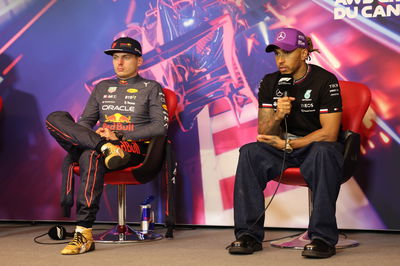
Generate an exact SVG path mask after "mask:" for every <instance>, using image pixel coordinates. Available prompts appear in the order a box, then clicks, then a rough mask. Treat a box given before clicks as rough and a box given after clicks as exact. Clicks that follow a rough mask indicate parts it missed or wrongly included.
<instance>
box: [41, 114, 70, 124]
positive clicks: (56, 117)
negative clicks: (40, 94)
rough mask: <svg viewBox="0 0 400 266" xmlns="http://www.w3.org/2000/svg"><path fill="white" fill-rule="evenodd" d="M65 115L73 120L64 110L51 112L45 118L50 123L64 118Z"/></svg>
mask: <svg viewBox="0 0 400 266" xmlns="http://www.w3.org/2000/svg"><path fill="white" fill-rule="evenodd" d="M65 117H68V118H69V119H72V120H73V118H72V116H71V115H70V114H69V113H68V112H65V111H55V112H52V113H50V114H49V115H48V116H47V118H46V120H47V121H48V122H50V123H52V122H54V121H58V120H59V119H60V118H65Z"/></svg>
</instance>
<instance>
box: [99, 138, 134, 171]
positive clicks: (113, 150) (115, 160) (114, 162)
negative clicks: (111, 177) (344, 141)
mask: <svg viewBox="0 0 400 266" xmlns="http://www.w3.org/2000/svg"><path fill="white" fill-rule="evenodd" d="M101 152H102V153H103V154H104V155H105V156H106V159H105V160H104V163H105V165H106V167H107V168H108V169H110V170H114V169H117V168H119V167H121V166H124V165H125V164H127V163H128V162H129V159H130V154H129V153H127V152H125V151H124V150H123V149H121V148H119V147H118V146H115V145H113V144H111V143H106V144H104V145H103V146H101Z"/></svg>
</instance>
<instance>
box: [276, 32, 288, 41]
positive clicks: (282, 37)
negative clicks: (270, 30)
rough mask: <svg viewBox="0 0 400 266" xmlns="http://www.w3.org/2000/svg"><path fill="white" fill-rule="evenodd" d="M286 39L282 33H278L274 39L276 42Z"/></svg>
mask: <svg viewBox="0 0 400 266" xmlns="http://www.w3.org/2000/svg"><path fill="white" fill-rule="evenodd" d="M285 38H286V33H284V32H283V31H281V32H279V34H278V36H277V37H276V40H277V41H283V40H284V39H285Z"/></svg>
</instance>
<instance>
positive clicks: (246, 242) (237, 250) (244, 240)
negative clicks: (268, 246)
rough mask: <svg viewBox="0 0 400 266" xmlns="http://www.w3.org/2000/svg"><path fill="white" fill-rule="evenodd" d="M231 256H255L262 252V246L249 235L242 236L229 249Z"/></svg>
mask: <svg viewBox="0 0 400 266" xmlns="http://www.w3.org/2000/svg"><path fill="white" fill-rule="evenodd" d="M228 250H229V253H230V254H253V253H254V252H255V251H260V250H262V244H261V243H260V242H258V241H257V240H255V239H254V238H253V237H251V236H249V235H242V236H241V237H239V238H238V239H237V240H236V241H233V242H232V243H231V245H230V246H229V248H228Z"/></svg>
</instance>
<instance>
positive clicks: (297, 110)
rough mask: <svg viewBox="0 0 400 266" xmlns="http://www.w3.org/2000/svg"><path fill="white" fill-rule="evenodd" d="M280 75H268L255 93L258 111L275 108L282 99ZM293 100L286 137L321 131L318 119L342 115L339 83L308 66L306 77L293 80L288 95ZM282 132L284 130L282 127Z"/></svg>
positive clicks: (334, 78) (320, 69)
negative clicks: (325, 115) (293, 82)
mask: <svg viewBox="0 0 400 266" xmlns="http://www.w3.org/2000/svg"><path fill="white" fill-rule="evenodd" d="M279 77H280V73H279V71H277V72H274V73H271V74H267V75H265V76H264V78H263V79H262V80H261V82H260V87H259V92H258V103H259V108H274V110H276V105H277V100H278V99H279V98H281V97H283V93H282V92H281V91H280V90H279V88H278V79H279ZM288 96H291V97H294V98H296V99H295V100H294V101H293V102H292V109H291V112H290V114H289V115H288V117H287V125H288V133H291V134H294V135H297V136H305V135H307V134H310V133H311V132H313V131H315V130H318V129H320V128H321V123H320V119H319V116H320V114H324V113H335V112H341V111H342V98H341V96H340V88H339V83H338V80H337V78H336V77H335V75H333V74H332V73H330V72H329V71H327V70H325V69H323V68H321V67H319V66H316V65H312V64H309V65H308V69H307V73H306V75H305V76H304V77H303V78H302V79H300V80H296V82H295V84H294V86H293V87H292V88H291V89H290V90H289V91H288ZM282 128H283V127H282Z"/></svg>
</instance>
